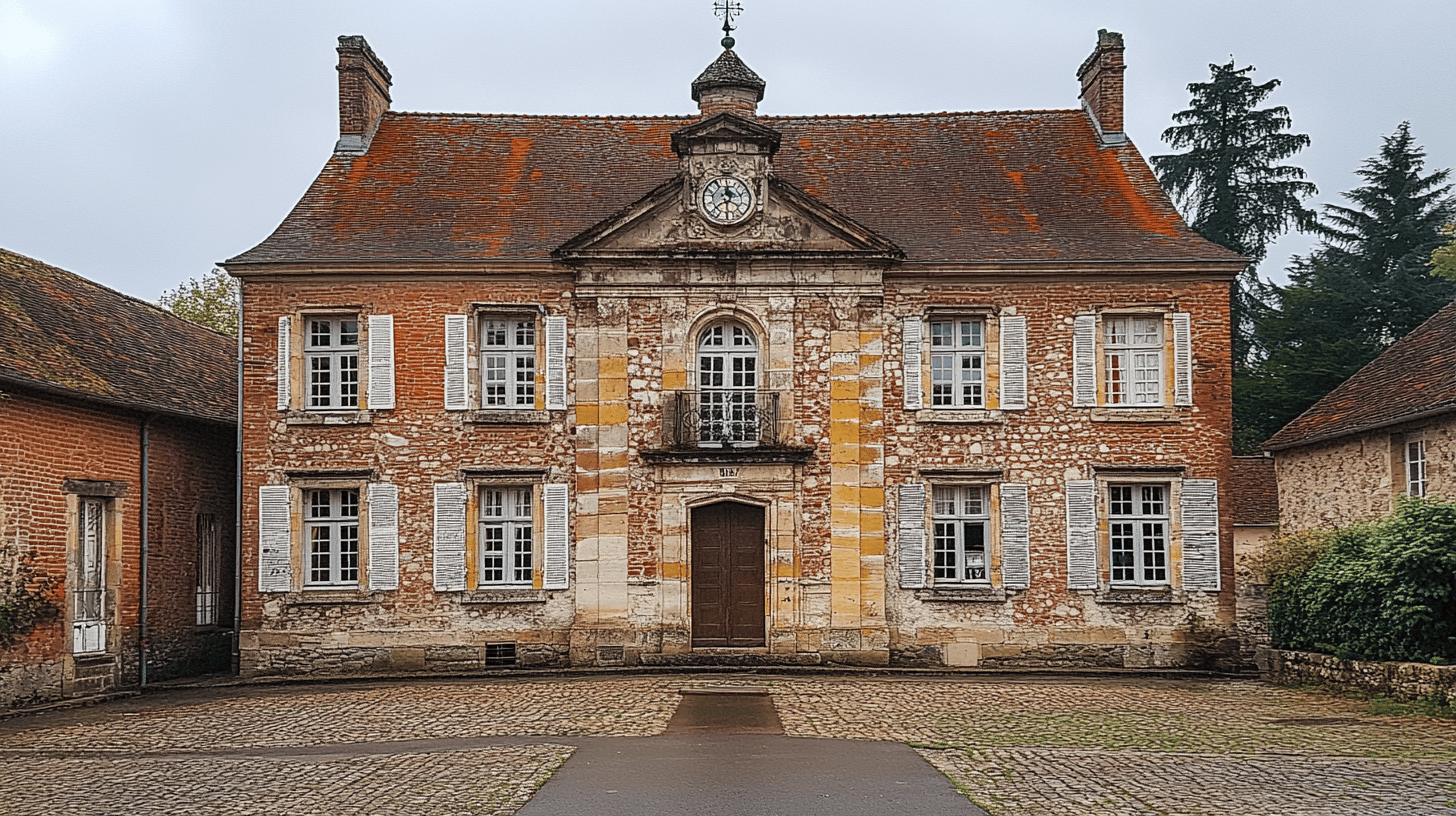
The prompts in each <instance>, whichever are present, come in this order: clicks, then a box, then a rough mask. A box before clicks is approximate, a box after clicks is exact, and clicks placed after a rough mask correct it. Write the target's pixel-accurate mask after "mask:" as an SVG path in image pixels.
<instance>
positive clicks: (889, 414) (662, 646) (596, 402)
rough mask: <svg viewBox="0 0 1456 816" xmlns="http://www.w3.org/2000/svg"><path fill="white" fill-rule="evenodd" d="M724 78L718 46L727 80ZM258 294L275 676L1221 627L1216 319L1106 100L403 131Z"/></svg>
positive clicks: (983, 653) (855, 651)
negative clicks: (1047, 106)
mask: <svg viewBox="0 0 1456 816" xmlns="http://www.w3.org/2000/svg"><path fill="white" fill-rule="evenodd" d="M730 48H731V46H730ZM339 56H340V61H339V66H338V68H339V88H340V104H339V110H340V137H339V140H338V143H337V145H336V147H335V149H334V154H333V156H332V157H331V158H330V159H329V161H328V162H327V164H326V165H325V166H324V168H323V171H322V172H321V173H320V174H319V176H318V178H317V179H316V180H315V181H314V183H313V185H312V186H311V187H310V188H309V190H308V191H307V192H306V193H305V194H304V196H303V198H302V200H301V201H300V202H299V203H298V204H297V205H296V206H295V207H294V209H293V211H292V212H291V213H289V215H288V216H287V218H285V219H284V221H283V223H282V224H281V225H280V226H279V227H278V229H277V230H276V231H275V232H274V233H273V235H271V236H270V237H269V238H268V239H267V240H265V241H264V242H263V243H261V244H260V245H258V246H257V247H254V248H253V249H251V250H248V251H247V252H245V253H243V254H241V255H239V256H238V257H236V258H233V259H232V260H230V261H228V262H227V263H226V264H225V266H226V268H227V269H228V271H229V272H230V273H231V274H233V275H235V276H237V277H238V278H240V279H241V281H242V285H243V301H244V315H243V335H244V341H243V342H244V352H243V353H244V359H245V371H244V383H243V393H244V396H243V402H244V418H243V437H244V443H243V444H244V451H245V453H244V475H243V483H244V488H243V495H244V511H243V514H244V518H243V540H244V542H245V546H244V559H243V570H244V573H245V574H247V575H249V576H255V577H256V580H253V579H252V578H250V580H249V581H248V582H247V586H246V589H245V592H244V597H243V611H242V617H243V631H242V636H241V637H242V639H241V658H242V665H243V671H244V673H245V674H247V675H266V674H291V673H314V674H328V673H351V672H370V671H377V672H393V673H400V672H412V671H453V670H471V669H477V668H479V667H483V666H491V665H510V664H515V665H548V664H549V665H567V664H569V665H575V666H591V665H621V664H626V665H639V664H640V665H656V664H674V663H676V664H682V663H737V664H760V663H775V662H777V663H820V662H842V663H854V664H868V665H885V664H899V665H939V664H949V665H962V666H964V665H977V664H979V665H1045V664H1058V665H1110V666H1152V665H1179V664H1186V663H1188V662H1191V661H1195V660H1201V659H1203V658H1204V657H1205V655H1204V654H1203V653H1202V652H1201V651H1200V650H1201V648H1202V647H1203V646H1205V645H1206V643H1207V640H1208V638H1209V636H1210V635H1212V636H1217V635H1219V634H1231V633H1232V629H1233V626H1234V614H1235V605H1234V598H1233V592H1232V577H1233V559H1232V549H1231V547H1232V543H1231V536H1230V529H1231V528H1230V524H1229V521H1228V519H1226V518H1224V517H1223V516H1222V515H1221V514H1220V512H1219V508H1220V506H1222V504H1223V491H1224V489H1225V485H1226V483H1227V480H1228V476H1229V469H1230V455H1229V450H1230V448H1229V444H1230V442H1229V440H1230V414H1229V404H1230V403H1229V401H1230V363H1229V349H1228V337H1229V317H1228V294H1229V284H1230V281H1231V280H1232V278H1233V276H1234V275H1235V274H1236V273H1237V271H1238V270H1239V269H1241V268H1242V267H1243V265H1244V261H1243V260H1242V259H1241V258H1238V257H1237V256H1234V255H1233V254H1231V253H1229V252H1227V251H1225V250H1223V249H1221V248H1219V247H1217V246H1215V245H1213V244H1210V243H1208V242H1206V241H1204V240H1203V239H1201V238H1200V237H1199V236H1198V235H1197V234H1195V233H1194V232H1192V231H1191V230H1190V229H1189V228H1188V227H1187V226H1186V225H1185V224H1184V223H1183V222H1182V221H1181V220H1180V219H1179V216H1178V214H1177V212H1176V211H1175V210H1174V208H1173V207H1172V206H1171V205H1170V203H1169V202H1168V200H1167V199H1166V198H1165V196H1164V195H1163V193H1162V191H1161V190H1160V188H1159V186H1158V184H1157V182H1156V180H1155V179H1154V177H1153V175H1152V173H1151V172H1150V171H1149V169H1148V167H1147V165H1146V163H1145V161H1144V160H1143V158H1142V156H1141V155H1140V154H1139V153H1138V151H1137V149H1136V148H1135V147H1134V146H1133V145H1132V144H1131V142H1130V141H1129V140H1128V139H1127V137H1126V135H1125V134H1124V133H1123V120H1122V88H1123V85H1122V83H1123V43H1122V38H1121V37H1120V36H1119V35H1117V34H1110V33H1107V32H1103V33H1101V34H1100V35H1099V38H1098V43H1097V46H1096V49H1095V51H1094V52H1093V54H1092V55H1091V56H1090V57H1089V58H1088V59H1087V60H1086V62H1085V63H1084V64H1083V65H1082V66H1081V68H1080V70H1079V71H1078V72H1077V76H1078V77H1079V79H1080V83H1081V108H1080V109H1069V110H1053V111H1019V112H995V113H937V114H912V115H891V116H816V117H793V116H766V115H760V114H759V113H758V110H757V106H758V103H759V102H760V101H761V100H762V99H763V95H764V88H765V83H764V81H763V80H762V79H760V78H759V77H758V76H757V75H756V74H755V73H754V72H753V71H752V70H750V69H749V68H748V67H747V66H746V65H745V64H744V63H743V62H742V61H741V60H740V58H739V57H738V56H737V55H736V53H735V52H734V51H732V50H725V51H724V52H723V53H722V54H721V55H720V56H719V57H718V58H717V60H716V61H714V62H713V63H712V64H711V65H710V66H709V67H708V68H707V70H705V71H704V72H703V74H702V75H701V76H699V77H698V78H697V79H696V80H695V81H694V82H693V83H692V85H691V91H692V97H693V99H694V100H695V101H696V102H697V103H698V112H697V113H695V114H692V115H687V116H681V117H645V118H642V117H582V116H518V115H507V114H434V113H397V112H393V111H391V110H390V109H389V108H390V97H389V91H390V74H389V71H388V70H387V69H386V68H385V66H384V63H383V62H382V61H381V60H380V59H379V58H378V57H376V56H375V55H374V54H373V52H372V51H371V50H370V48H369V46H368V45H367V44H366V43H365V41H364V40H363V38H361V37H343V38H340V44H339Z"/></svg>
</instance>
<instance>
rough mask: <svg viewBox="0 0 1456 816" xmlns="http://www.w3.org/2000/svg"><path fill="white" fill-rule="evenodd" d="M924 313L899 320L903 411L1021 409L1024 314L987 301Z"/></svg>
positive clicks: (951, 418) (936, 414) (955, 414)
mask: <svg viewBox="0 0 1456 816" xmlns="http://www.w3.org/2000/svg"><path fill="white" fill-rule="evenodd" d="M927 312H928V314H927V315H924V316H922V315H916V316H912V317H905V318H901V321H900V348H901V360H902V363H903V371H904V380H903V395H902V397H903V403H904V407H905V409H906V410H909V411H920V410H923V409H928V413H926V414H922V415H921V419H922V420H928V421H932V422H955V421H961V420H970V421H975V420H976V418H977V417H979V416H981V415H982V414H983V413H984V412H986V411H998V410H1001V411H1021V410H1025V409H1026V407H1027V379H1026V376H1027V362H1026V343H1027V340H1026V332H1027V329H1026V317H1024V316H1022V315H1017V314H1013V313H1009V312H1008V313H998V312H997V311H996V310H995V309H994V308H992V307H989V306H983V307H967V309H966V310H964V311H963V310H962V309H960V308H957V307H949V306H946V307H940V306H933V307H927ZM927 394H928V395H929V397H928V399H927V396H926V395H927Z"/></svg>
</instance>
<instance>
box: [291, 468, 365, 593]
mask: <svg viewBox="0 0 1456 816" xmlns="http://www.w3.org/2000/svg"><path fill="white" fill-rule="evenodd" d="M305 495H306V497H307V502H306V507H305V511H306V517H305V521H304V536H305V540H306V541H307V542H308V580H307V581H306V582H305V585H306V586H314V587H333V586H349V587H352V586H357V585H358V583H359V491H358V490H356V489H344V490H308V491H305Z"/></svg>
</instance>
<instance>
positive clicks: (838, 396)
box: [829, 380, 860, 401]
mask: <svg viewBox="0 0 1456 816" xmlns="http://www.w3.org/2000/svg"><path fill="white" fill-rule="evenodd" d="M859 395H860V384H859V382H858V381H857V380H832V381H830V383H829V398H830V399H832V400H855V401H858V400H859Z"/></svg>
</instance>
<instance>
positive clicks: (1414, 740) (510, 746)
mask: <svg viewBox="0 0 1456 816" xmlns="http://www.w3.org/2000/svg"><path fill="white" fill-rule="evenodd" d="M714 686H735V687H741V688H747V689H752V690H758V691H765V692H768V693H769V694H770V695H771V699H772V702H773V706H772V710H773V712H774V714H775V715H776V717H777V719H778V720H779V722H780V724H781V726H782V729H783V732H784V736H776V735H773V734H771V733H762V732H753V733H746V734H712V733H709V734H706V735H705V734H704V733H702V732H703V731H708V732H711V731H712V730H713V728H715V727H717V726H713V724H712V722H711V720H712V716H711V712H709V713H704V712H702V711H699V712H698V715H695V716H700V718H703V722H702V723H700V724H701V725H703V728H702V729H701V730H700V731H694V730H693V729H692V727H691V723H689V722H686V721H679V723H678V725H677V726H674V728H673V729H672V731H671V732H669V724H670V723H671V722H672V718H673V714H674V712H675V711H677V710H679V709H678V702H679V700H680V699H683V698H682V697H680V695H679V691H680V690H683V689H689V690H691V689H694V688H698V689H702V688H705V687H714ZM759 699H761V700H763V699H766V698H759ZM720 725H721V724H720ZM624 737H627V738H631V737H652V739H622V738H624ZM806 738H808V739H806ZM814 738H818V739H814ZM826 738H832V739H849V740H857V741H862V742H858V743H848V744H847V745H848V747H849V748H851V749H856V750H858V749H864V750H865V751H866V753H863V754H856V755H855V757H853V758H845V757H847V756H848V755H847V754H846V755H841V758H840V759H838V760H833V759H831V760H830V761H829V762H828V763H827V764H824V765H821V766H818V767H815V766H813V765H812V764H811V763H812V762H814V761H815V760H813V759H812V756H811V755H821V754H822V755H823V756H826V757H830V756H832V755H833V754H834V752H835V750H837V749H836V748H835V747H833V746H840V745H845V743H838V742H823V741H822V740H824V739H826ZM714 742H716V743H717V746H718V747H721V748H723V749H724V750H730V749H731V750H733V751H734V752H735V753H734V754H731V755H730V756H736V757H739V759H734V760H732V762H743V761H746V762H749V763H750V765H752V766H753V767H756V768H757V770H751V769H750V770H751V772H750V770H744V767H747V766H742V767H739V768H738V769H737V770H735V769H734V767H733V766H732V764H731V762H730V761H729V760H727V759H722V758H720V759H718V760H717V761H714V760H713V759H711V758H712V757H716V756H717V754H716V753H709V752H708V751H709V750H710V749H709V748H707V747H704V748H701V750H700V749H699V748H694V747H693V746H710V744H711V743H714ZM895 743H899V744H901V745H902V746H903V745H909V746H911V747H912V748H913V749H914V750H915V751H916V752H918V754H919V755H920V756H922V757H924V758H925V759H926V760H927V761H928V762H929V763H930V764H931V765H933V766H934V767H935V768H937V769H939V770H940V771H941V772H943V773H944V774H946V775H947V776H948V777H950V779H952V780H953V781H954V784H955V785H957V786H958V787H959V788H960V789H961V790H962V791H964V795H965V797H966V799H955V801H957V802H965V801H969V802H972V803H974V804H975V805H977V806H979V807H981V808H984V809H985V810H986V811H988V812H989V813H991V814H992V816H1043V814H1045V815H1046V816H1051V814H1056V815H1057V816H1066V815H1067V814H1099V815H1100V814H1118V815H1120V814H1128V815H1129V816H1134V815H1135V816H1147V814H1159V815H1160V816H1173V815H1174V814H1185V815H1186V816H1212V815H1213V814H1219V816H1222V815H1223V814H1230V813H1237V814H1240V815H1241V816H1259V815H1260V814H1270V816H1272V815H1273V814H1279V816H1316V815H1318V816H1323V815H1324V814H1329V816H1335V815H1336V814H1339V815H1340V816H1343V815H1344V814H1361V815H1362V816H1385V815H1386V814H1389V815H1390V816H1397V815H1399V816H1428V815H1429V816H1456V723H1452V722H1447V721H1435V720H1426V719H1421V718H1415V717H1376V716H1371V715H1369V714H1368V713H1366V710H1365V707H1364V706H1363V705H1362V704H1361V703H1359V702H1357V701H1351V700H1345V699H1340V698H1335V697H1330V696H1326V695H1321V694H1315V693H1309V692H1302V691H1295V690H1287V689H1278V688H1273V687H1269V686H1265V685H1263V684H1260V683H1257V682H1252V681H1171V680H1161V679H1149V678H1047V677H1019V678H1018V677H997V678H982V677H976V678H931V677H922V676H899V677H897V676H888V677H880V678H874V677H837V676H777V677H776V676H768V675H765V676H756V675H748V674H745V675H737V676H723V675H658V676H651V675H647V676H609V677H585V678H561V679H549V678H523V679H518V680H514V679H508V680H479V681H460V682H416V683H370V684H341V685H331V686H327V685H326V686H282V687H248V688H229V689H215V690H191V691H172V692H159V693H154V694H147V695H145V696H142V697H139V698H134V699H130V700H122V701H117V702H113V703H108V704H105V705H99V706H95V707H90V708H81V709H73V710H66V711H57V712H50V713H46V714H37V715H29V716H23V717H17V718H13V719H9V720H4V721H0V814H4V816H25V815H27V814H47V816H49V815H50V814H54V813H57V812H64V813H69V814H196V813H216V814H265V813H266V814H300V815H301V814H393V813H400V814H410V816H432V814H460V815H461V816H480V815H482V814H501V815H502V816H504V815H505V814H513V813H516V812H517V811H520V812H521V813H522V815H523V816H529V814H531V813H533V812H534V813H544V812H548V811H542V810H539V809H538V810H536V811H531V810H523V809H522V807H523V805H525V803H526V802H527V801H528V800H529V799H530V798H531V796H532V794H533V793H535V792H536V791H537V789H538V788H541V786H542V785H545V787H544V788H541V790H540V793H538V794H536V795H537V797H538V798H537V800H536V803H533V804H532V805H531V806H530V807H538V806H543V807H544V806H545V805H547V804H548V803H549V802H550V799H549V797H553V796H556V795H557V791H558V790H559V791H561V792H562V793H563V794H565V793H567V792H568V788H569V787H570V786H571V785H572V784H574V783H573V782H572V780H573V779H579V780H586V779H590V778H591V771H592V769H591V768H590V767H588V766H590V765H595V764H597V763H598V762H600V761H605V760H591V759H590V757H591V756H593V755H598V754H595V753H594V752H598V751H623V750H639V749H637V748H634V747H633V746H642V747H641V749H640V750H643V751H646V752H649V753H650V754H656V755H660V756H661V759H660V760H657V762H658V763H659V764H663V765H665V764H667V763H669V762H679V763H680V764H682V766H683V767H689V766H691V765H692V763H693V762H698V763H701V764H700V765H698V766H695V767H696V768H697V769H698V770H700V771H701V772H702V773H704V774H709V773H720V774H721V776H720V777H719V778H720V782H719V783H716V784H715V785H714V786H713V788H712V789H713V790H715V791H716V790H721V789H722V788H723V787H724V786H726V785H727V784H728V781H730V780H732V779H740V778H744V777H745V776H747V777H752V778H754V779H755V780H756V781H754V782H753V783H751V784H747V785H745V790H746V791H747V792H745V793H742V794H741V796H747V795H749V794H750V793H752V792H753V791H762V790H766V789H767V786H768V785H769V784H771V780H769V781H763V780H764V779H766V778H767V777H766V776H765V774H766V773H767V772H768V771H773V772H777V771H784V772H786V773H787V772H794V773H798V772H799V771H801V770H802V771H805V774H804V777H803V778H804V779H809V780H811V781H812V784H822V783H825V782H829V781H832V782H833V783H834V785H833V786H829V785H824V786H823V789H821V790H820V793H821V794H823V793H828V794H829V796H830V798H831V799H832V798H833V796H834V795H835V791H839V792H840V794H841V795H842V796H843V797H844V798H843V800H842V801H840V802H839V803H838V804H840V805H841V806H846V803H849V802H852V801H854V800H853V796H854V795H862V797H869V796H872V795H883V796H891V795H892V794H891V793H890V792H889V791H890V788H891V786H890V784H889V783H888V782H884V781H881V782H878V783H876V784H874V785H869V786H860V787H859V788H856V787H855V786H857V785H860V783H861V782H862V781H863V780H865V779H867V776H866V774H865V769H866V768H873V767H874V766H876V765H877V764H880V763H886V762H890V761H896V762H898V761H900V760H899V759H895V757H902V758H904V757H908V756H909V755H910V754H909V749H908V748H904V747H900V746H897V745H895ZM613 746H620V747H613ZM735 746H736V747H735ZM782 746H790V747H789V748H788V749H787V751H786V752H785V751H781V750H780V748H781V747H782ZM792 746H808V747H805V748H801V749H799V750H798V751H795V750H793V749H792ZM711 750H712V751H714V752H716V750H717V748H712V749H711ZM692 751H699V753H697V754H696V755H695V754H693V753H692ZM875 751H882V752H884V753H883V754H874V753H873V752H875ZM755 755H756V756H757V757H758V759H757V760H755V759H754V756H755ZM600 756H607V754H600ZM644 756H647V754H644ZM745 756H747V757H748V759H747V760H743V759H742V757H745ZM887 757H888V759H887ZM583 760H587V761H583ZM578 763H580V764H579V765H578ZM755 763H756V764H755ZM912 765H913V763H912ZM918 767H919V768H920V769H921V772H922V773H926V772H925V771H924V766H918ZM578 769H579V770H578ZM765 769H766V770H765ZM553 774H556V777H555V781H552V782H550V783H547V780H548V779H551V778H552V775H553ZM755 774H757V775H758V776H754V775H755ZM897 775H900V774H897V773H892V774H891V776H897ZM614 776H615V774H614V773H603V774H601V775H600V776H598V777H597V782H596V783H593V784H598V786H600V783H601V782H602V781H604V780H605V779H608V778H613V777H614ZM903 776H904V777H905V778H903V779H899V778H897V779H894V780H891V781H894V782H900V781H904V782H906V783H907V786H909V787H914V788H916V789H921V790H926V791H931V790H938V791H948V790H949V786H948V785H946V784H945V782H944V780H943V778H941V777H938V776H934V775H930V776H924V777H918V778H917V777H912V775H911V774H910V772H909V770H908V767H907V770H906V771H905V773H904V774H903ZM628 783H630V784H631V786H632V787H626V785H627V784H628ZM652 783H653V777H652V776H651V774H650V773H649V774H646V775H642V774H639V775H637V776H636V778H632V779H624V780H623V782H622V783H621V785H619V786H618V787H613V788H602V789H601V790H602V792H601V793H600V794H599V795H600V796H601V797H608V796H612V797H622V796H624V793H623V792H624V791H630V792H628V793H626V794H625V796H626V797H627V798H626V801H628V802H629V803H630V802H632V801H634V800H635V801H636V803H637V804H638V805H639V806H638V807H635V808H632V812H633V813H635V814H641V815H642V816H651V814H652V813H653V812H654V811H652V810H649V809H647V808H645V807H642V806H641V805H643V804H645V802H644V801H643V797H645V796H647V795H648V792H649V791H650V790H651V787H652ZM937 785H938V786H940V787H938V788H937V787H936V786H937ZM810 787H811V785H810V783H806V782H804V781H802V779H801V781H799V782H796V783H794V787H793V788H792V789H793V790H798V791H804V790H809V789H810ZM896 787H897V788H898V787H900V786H896ZM606 790H616V791H618V793H616V794H608V793H605V791H606ZM705 795H706V794H705ZM741 796H740V795H736V798H734V799H732V800H730V802H729V805H731V804H733V803H737V804H742V805H744V806H748V805H749V804H750V803H749V800H747V799H743V798H741ZM821 798H823V797H821ZM859 801H862V802H866V803H869V802H871V800H870V799H869V798H862V799H861V800H859ZM729 805H725V809H719V810H714V811H712V812H714V813H715V814H718V816H728V814H732V813H735V812H742V813H753V814H755V816H757V814H761V813H772V812H774V811H772V810H762V809H757V810H754V809H750V810H732V809H727V808H728V806H729ZM884 807H885V811H888V812H890V813H892V814H896V816H899V813H898V812H897V811H899V812H903V813H904V814H905V816H909V814H911V813H913V811H910V810H905V809H904V808H900V807H897V806H894V805H886V806H884ZM949 807H950V806H947V809H945V810H943V811H938V812H945V813H954V810H950V809H948V808H949ZM885 811H881V812H885ZM555 812H556V813H565V812H567V811H563V810H556V811H555ZM587 812H590V811H587ZM624 812H625V811H624ZM657 812H664V811H657ZM666 812H673V813H691V812H692V811H690V810H686V809H683V808H680V807H674V808H673V809H672V810H670V811H666ZM704 812H707V811H704ZM798 812H812V811H798ZM833 812H836V813H845V812H852V811H847V810H845V809H844V807H840V808H838V809H835V810H834V811H833ZM967 812H974V811H967Z"/></svg>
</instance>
